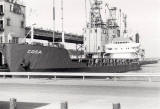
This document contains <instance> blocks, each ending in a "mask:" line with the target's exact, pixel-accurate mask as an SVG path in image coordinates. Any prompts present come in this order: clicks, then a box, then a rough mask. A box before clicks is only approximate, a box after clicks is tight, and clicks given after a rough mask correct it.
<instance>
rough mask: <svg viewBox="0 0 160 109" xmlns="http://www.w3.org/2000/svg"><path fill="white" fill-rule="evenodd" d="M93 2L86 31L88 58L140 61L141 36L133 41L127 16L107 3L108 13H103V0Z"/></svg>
mask: <svg viewBox="0 0 160 109" xmlns="http://www.w3.org/2000/svg"><path fill="white" fill-rule="evenodd" d="M93 1H94V2H93V3H91V8H90V13H89V22H87V27H86V28H85V29H84V47H85V50H84V52H85V55H86V57H87V58H93V59H97V58H101V59H102V58H104V59H129V60H138V59H140V58H141V56H140V55H141V54H140V50H141V48H140V42H139V34H136V35H135V41H133V40H132V37H130V35H129V33H128V31H127V15H126V14H124V13H123V12H122V11H121V9H118V8H117V7H109V5H108V4H107V3H105V10H108V13H106V12H105V13H102V12H103V11H102V8H101V7H103V4H104V2H103V1H102V0H93ZM105 14H108V16H107V15H105ZM102 15H103V16H105V18H104V17H102Z"/></svg>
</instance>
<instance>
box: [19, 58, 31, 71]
mask: <svg viewBox="0 0 160 109" xmlns="http://www.w3.org/2000/svg"><path fill="white" fill-rule="evenodd" d="M19 70H20V71H29V70H30V62H29V61H28V62H26V61H25V59H23V60H22V63H21V64H20V68H19Z"/></svg>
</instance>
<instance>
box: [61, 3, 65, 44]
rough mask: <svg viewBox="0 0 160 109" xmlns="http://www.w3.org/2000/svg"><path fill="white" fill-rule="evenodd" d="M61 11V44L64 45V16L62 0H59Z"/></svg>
mask: <svg viewBox="0 0 160 109" xmlns="http://www.w3.org/2000/svg"><path fill="white" fill-rule="evenodd" d="M61 11H62V18H61V20H62V44H63V45H64V43H65V39H64V24H63V23H64V18H63V0H61Z"/></svg>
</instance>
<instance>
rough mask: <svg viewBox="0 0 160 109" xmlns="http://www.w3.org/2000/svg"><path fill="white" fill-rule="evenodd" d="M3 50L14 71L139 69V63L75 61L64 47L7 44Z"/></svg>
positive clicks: (111, 71)
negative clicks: (89, 64) (101, 63)
mask: <svg viewBox="0 0 160 109" xmlns="http://www.w3.org/2000/svg"><path fill="white" fill-rule="evenodd" d="M3 46H4V47H3V49H2V48H1V52H3V54H4V55H5V58H6V62H7V64H8V68H9V70H10V71H12V72H22V71H31V72H55V71H56V72H108V73H113V72H126V71H130V70H138V69H139V68H140V66H139V65H138V64H129V65H111V66H106V65H92V66H88V65H87V63H83V62H74V61H72V60H71V59H70V57H69V54H68V51H67V50H66V49H64V48H57V47H48V46H47V47H46V46H41V45H27V44H5V45H3Z"/></svg>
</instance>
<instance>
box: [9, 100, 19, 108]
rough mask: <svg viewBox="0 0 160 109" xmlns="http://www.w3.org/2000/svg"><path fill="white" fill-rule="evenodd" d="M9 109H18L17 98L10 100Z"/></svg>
mask: <svg viewBox="0 0 160 109" xmlns="http://www.w3.org/2000/svg"><path fill="white" fill-rule="evenodd" d="M9 109H17V100H16V99H15V98H11V99H10V108H9Z"/></svg>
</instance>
